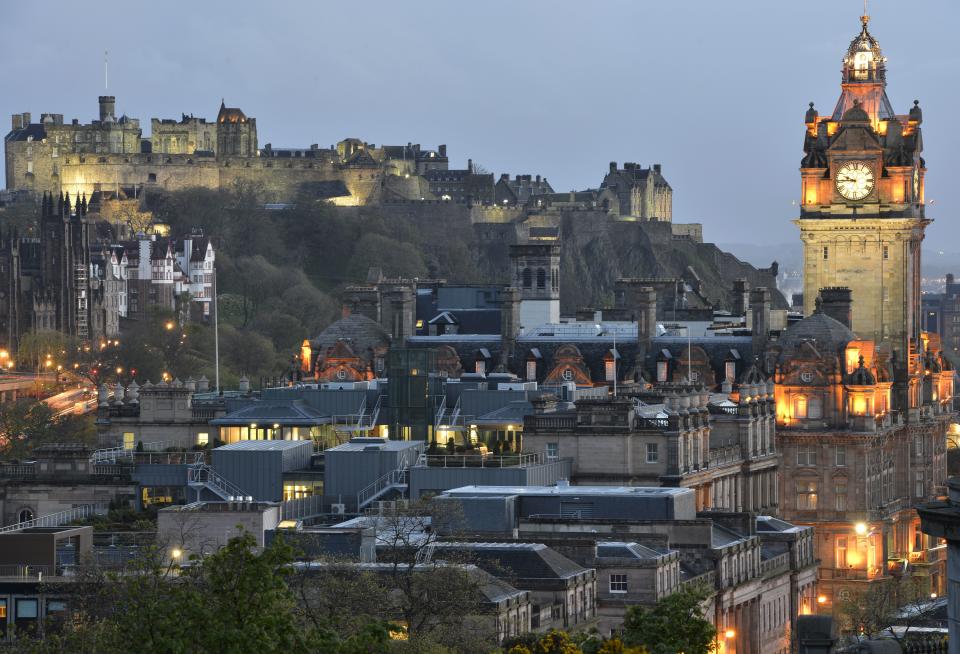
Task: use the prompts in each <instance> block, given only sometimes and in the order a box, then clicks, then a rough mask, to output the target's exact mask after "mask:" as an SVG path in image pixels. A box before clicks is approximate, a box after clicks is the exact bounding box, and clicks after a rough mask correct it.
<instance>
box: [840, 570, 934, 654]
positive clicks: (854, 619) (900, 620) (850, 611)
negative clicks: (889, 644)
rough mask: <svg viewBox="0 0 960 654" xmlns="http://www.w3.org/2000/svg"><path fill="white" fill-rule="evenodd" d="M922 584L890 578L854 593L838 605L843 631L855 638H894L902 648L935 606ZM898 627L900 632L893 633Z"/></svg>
mask: <svg viewBox="0 0 960 654" xmlns="http://www.w3.org/2000/svg"><path fill="white" fill-rule="evenodd" d="M927 593H928V591H927V589H926V587H925V585H924V583H923V581H922V580H921V579H919V578H916V577H909V576H899V577H890V578H887V579H883V580H880V581H877V582H874V583H872V584H870V585H869V586H867V588H866V589H864V590H860V591H853V592H851V594H850V596H849V598H848V599H845V600H841V601H840V602H838V605H837V611H838V615H839V618H840V620H839V621H840V628H841V629H842V630H843V631H844V632H847V633H849V634H851V635H855V636H856V637H865V638H874V637H878V636H883V637H888V638H893V639H894V640H896V641H897V642H898V643H900V644H901V645H902V644H903V643H904V642H905V641H906V640H907V639H908V638H909V637H910V630H911V629H912V628H913V627H917V626H921V623H922V622H923V621H924V620H925V619H927V618H928V616H929V614H930V612H931V611H932V610H933V606H932V604H931V602H930V601H929V595H928V594H927ZM894 625H897V626H899V627H902V629H899V630H893V629H890V627H893V626H894Z"/></svg>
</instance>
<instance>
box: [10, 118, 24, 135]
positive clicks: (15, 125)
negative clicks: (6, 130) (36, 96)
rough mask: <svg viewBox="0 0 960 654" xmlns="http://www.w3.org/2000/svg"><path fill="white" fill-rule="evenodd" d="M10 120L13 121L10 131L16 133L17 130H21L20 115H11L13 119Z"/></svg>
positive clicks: (21, 120)
mask: <svg viewBox="0 0 960 654" xmlns="http://www.w3.org/2000/svg"><path fill="white" fill-rule="evenodd" d="M12 118H13V120H12V125H11V127H10V129H12V130H13V131H17V130H18V129H22V128H23V116H21V115H20V114H13V117H12Z"/></svg>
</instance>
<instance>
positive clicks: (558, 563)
mask: <svg viewBox="0 0 960 654" xmlns="http://www.w3.org/2000/svg"><path fill="white" fill-rule="evenodd" d="M436 547H437V549H447V550H460V551H464V552H469V555H470V558H471V560H472V562H473V563H474V564H475V565H477V566H478V567H480V568H481V569H483V570H486V571H487V572H490V573H491V574H494V575H499V574H504V573H506V574H509V575H510V576H512V577H515V578H516V579H518V580H523V579H538V580H546V579H569V578H571V577H575V576H577V575H581V574H583V573H585V572H587V571H588V570H589V568H584V567H583V566H582V565H580V564H578V563H576V562H574V561H571V560H570V559H568V558H567V557H565V556H563V555H562V554H560V553H559V552H557V551H555V550H553V549H551V548H549V547H547V546H546V545H543V544H541V543H437V545H436ZM437 556H441V555H437Z"/></svg>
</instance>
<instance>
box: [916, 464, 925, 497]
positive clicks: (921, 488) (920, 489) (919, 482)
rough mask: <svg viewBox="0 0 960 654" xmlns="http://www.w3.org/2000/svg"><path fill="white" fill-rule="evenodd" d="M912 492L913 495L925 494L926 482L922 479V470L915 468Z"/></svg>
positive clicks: (920, 495) (921, 495)
mask: <svg viewBox="0 0 960 654" xmlns="http://www.w3.org/2000/svg"><path fill="white" fill-rule="evenodd" d="M913 494H914V496H915V497H923V496H924V495H926V494H927V493H926V484H925V483H924V480H923V470H917V472H916V473H915V476H914V489H913Z"/></svg>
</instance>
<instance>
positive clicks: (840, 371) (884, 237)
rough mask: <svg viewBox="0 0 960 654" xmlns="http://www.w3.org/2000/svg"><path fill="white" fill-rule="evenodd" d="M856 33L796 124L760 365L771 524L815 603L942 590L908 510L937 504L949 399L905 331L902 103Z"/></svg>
mask: <svg viewBox="0 0 960 654" xmlns="http://www.w3.org/2000/svg"><path fill="white" fill-rule="evenodd" d="M868 22H869V17H868V16H864V17H863V18H862V23H863V24H862V29H861V30H860V32H859V34H858V35H857V36H856V37H855V38H854V39H853V41H852V42H851V43H850V47H849V49H848V50H847V53H846V55H845V57H844V60H843V78H842V79H843V81H842V85H841V95H840V100H839V101H838V102H837V105H836V109H835V110H834V112H833V114H831V115H829V116H820V115H819V114H818V113H817V111H816V110H814V109H813V106H812V105H811V108H810V110H809V111H808V112H807V115H806V132H805V138H804V151H805V156H804V158H803V161H802V163H801V193H802V204H801V213H800V217H799V219H797V220H796V224H797V225H798V226H799V228H800V234H801V239H802V241H803V248H804V272H803V278H804V288H803V297H804V304H805V306H804V309H805V313H806V315H807V317H806V318H805V319H803V320H802V321H800V322H798V323H795V324H793V325H791V326H790V327H789V328H788V329H787V330H786V331H785V332H784V333H783V334H781V336H780V338H779V339H778V340H776V341H773V342H771V343H770V344H769V345H768V347H767V348H766V353H765V355H764V366H765V369H766V372H767V373H768V374H772V375H773V377H774V380H775V382H776V390H775V394H776V406H777V408H776V411H777V447H778V449H779V450H780V451H781V452H782V455H783V478H782V479H783V481H782V483H781V485H780V491H781V493H780V505H781V506H780V514H781V515H782V516H783V517H784V518H785V519H787V520H790V521H794V522H796V523H799V524H808V525H813V526H814V527H815V529H816V540H815V542H816V548H817V558H818V559H820V561H821V569H820V584H821V586H820V589H821V593H822V594H823V595H824V599H825V601H826V602H827V603H834V602H838V601H841V600H844V599H845V598H847V597H849V594H850V593H851V592H852V591H855V590H856V589H863V588H864V586H865V584H867V583H869V582H872V581H880V580H888V579H889V578H890V577H891V576H894V577H897V576H902V575H912V576H916V577H919V578H921V580H922V582H923V583H924V584H925V585H926V588H927V592H936V593H941V594H942V593H943V592H944V576H943V575H944V561H943V556H942V548H939V547H937V546H936V545H937V543H936V542H935V541H934V540H933V539H931V538H929V537H927V536H925V535H923V533H922V532H921V531H920V524H919V519H918V517H917V513H916V510H915V509H914V507H915V506H916V505H917V504H919V503H922V502H925V501H927V500H929V499H931V498H933V497H935V496H937V495H938V494H941V493H942V492H943V489H944V482H945V476H946V459H945V451H944V450H945V444H946V431H947V428H948V425H949V424H950V422H951V421H952V419H953V413H952V398H953V393H954V388H953V379H954V372H953V366H952V365H951V364H950V362H949V360H948V359H947V358H946V357H945V356H944V352H943V350H944V348H943V346H942V344H941V338H940V336H939V335H937V334H932V333H929V332H924V331H922V329H921V320H920V317H921V315H920V307H921V304H920V245H921V242H922V240H923V237H924V230H925V228H926V226H927V225H928V224H929V223H930V221H929V220H928V219H927V218H926V216H925V207H924V178H925V174H926V164H925V162H924V160H923V158H922V157H921V151H922V146H923V141H922V138H921V132H920V124H921V122H922V114H921V111H920V107H919V104H918V103H916V102H915V103H914V106H913V108H912V109H910V111H909V112H908V113H907V114H905V115H897V114H895V113H894V112H893V109H892V106H891V103H890V101H889V100H888V98H887V94H886V59H885V58H884V57H883V55H882V53H881V50H880V45H879V43H878V42H877V40H876V39H875V38H874V37H873V36H872V35H871V34H870V32H869V31H868V29H867V26H868Z"/></svg>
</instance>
